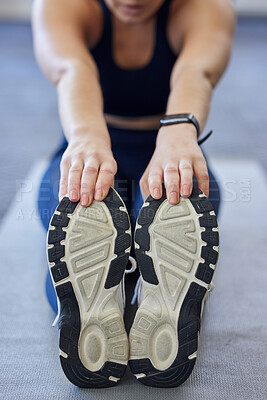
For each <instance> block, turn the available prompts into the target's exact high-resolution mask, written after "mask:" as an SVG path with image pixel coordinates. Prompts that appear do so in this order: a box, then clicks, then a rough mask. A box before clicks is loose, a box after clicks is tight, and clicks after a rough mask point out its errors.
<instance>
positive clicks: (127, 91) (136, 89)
mask: <svg viewBox="0 0 267 400" xmlns="http://www.w3.org/2000/svg"><path fill="white" fill-rule="evenodd" d="M99 2H100V4H101V6H102V11H103V21H104V27H103V33H102V37H101V39H100V41H99V43H98V44H97V45H96V46H95V47H94V48H93V49H92V50H90V52H91V54H92V56H93V58H94V60H95V62H96V64H97V67H98V70H99V75H100V84H101V88H102V94H103V100H104V112H105V113H108V114H113V115H119V116H128V117H136V116H140V117H141V116H150V115H156V114H164V113H165V112H166V106H167V101H168V96H169V92H170V75H171V71H172V68H173V65H174V63H175V61H176V59H177V55H175V54H174V52H173V51H172V49H171V48H170V46H169V43H168V40H167V36H166V29H167V19H168V11H169V5H170V3H171V0H165V2H164V3H163V4H162V6H161V7H160V9H159V10H158V12H157V21H156V38H155V45H154V52H153V55H152V58H151V60H150V61H149V62H148V64H146V65H145V66H144V67H141V68H132V69H131V68H122V67H120V66H119V65H117V64H116V63H115V61H114V57H113V54H112V20H111V15H110V11H109V9H108V7H107V5H106V4H105V1H104V0H99Z"/></svg>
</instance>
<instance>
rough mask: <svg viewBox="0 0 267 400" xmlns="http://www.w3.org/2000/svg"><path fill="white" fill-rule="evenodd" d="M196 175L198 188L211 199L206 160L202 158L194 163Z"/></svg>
mask: <svg viewBox="0 0 267 400" xmlns="http://www.w3.org/2000/svg"><path fill="white" fill-rule="evenodd" d="M194 173H195V176H196V178H197V181H198V187H199V189H200V190H202V192H203V193H204V194H205V196H207V197H209V173H208V167H207V163H206V161H205V159H204V158H203V157H201V158H200V159H197V160H195V162H194Z"/></svg>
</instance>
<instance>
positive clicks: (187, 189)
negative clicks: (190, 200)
mask: <svg viewBox="0 0 267 400" xmlns="http://www.w3.org/2000/svg"><path fill="white" fill-rule="evenodd" d="M179 172H180V181H181V183H180V193H181V196H183V197H189V196H190V194H191V192H192V187H193V184H192V179H193V167H192V163H191V162H190V161H189V160H185V159H182V160H181V161H180V163H179Z"/></svg>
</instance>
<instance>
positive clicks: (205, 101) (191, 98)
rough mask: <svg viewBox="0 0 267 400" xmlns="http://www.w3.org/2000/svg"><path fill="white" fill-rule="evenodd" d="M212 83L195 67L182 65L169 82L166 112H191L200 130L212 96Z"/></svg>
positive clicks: (203, 124) (206, 115)
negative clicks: (169, 89)
mask: <svg viewBox="0 0 267 400" xmlns="http://www.w3.org/2000/svg"><path fill="white" fill-rule="evenodd" d="M212 90H213V88H212V84H211V82H210V80H209V78H208V77H207V76H206V75H205V73H204V72H203V71H202V70H201V69H199V68H197V67H184V68H183V69H182V70H181V71H180V72H179V74H178V75H177V76H176V79H175V80H174V81H173V82H172V83H171V91H170V96H169V99H168V104H167V110H166V111H167V114H177V113H193V114H194V115H195V117H196V118H197V120H198V122H199V125H200V129H201V131H202V130H203V129H204V126H205V124H206V121H207V117H208V114H209V109H210V102H211V96H212Z"/></svg>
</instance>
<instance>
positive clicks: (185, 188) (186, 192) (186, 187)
mask: <svg viewBox="0 0 267 400" xmlns="http://www.w3.org/2000/svg"><path fill="white" fill-rule="evenodd" d="M182 195H183V196H189V195H190V186H189V185H183V190H182Z"/></svg>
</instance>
